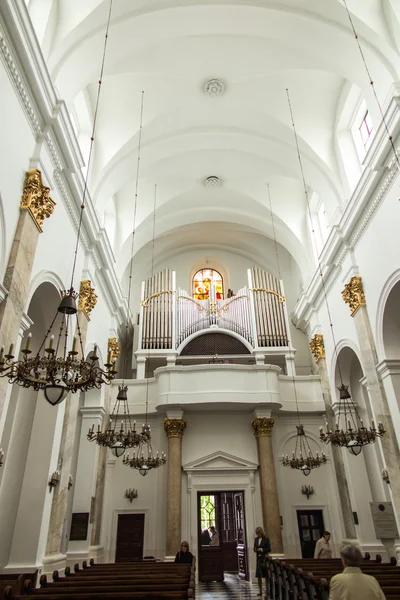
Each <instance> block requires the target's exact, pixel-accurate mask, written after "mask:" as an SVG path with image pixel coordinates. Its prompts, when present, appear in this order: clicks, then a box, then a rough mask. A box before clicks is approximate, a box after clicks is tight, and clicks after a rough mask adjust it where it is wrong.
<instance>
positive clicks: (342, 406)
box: [319, 383, 386, 456]
mask: <svg viewBox="0 0 400 600" xmlns="http://www.w3.org/2000/svg"><path fill="white" fill-rule="evenodd" d="M338 390H339V412H338V415H337V421H336V425H335V430H334V431H332V430H331V429H330V428H329V425H328V423H326V424H325V431H324V428H323V427H320V428H319V431H320V435H319V437H320V440H321V441H322V442H325V443H326V444H332V446H338V447H340V448H347V449H348V450H349V452H351V454H354V455H355V456H357V455H358V454H360V452H361V450H362V449H363V447H364V446H367V445H368V444H373V443H374V442H376V440H377V439H378V438H381V437H383V436H384V435H385V433H386V431H385V428H384V427H383V423H382V422H381V421H378V428H376V427H375V422H374V420H372V421H371V425H370V427H366V426H365V425H364V423H363V420H362V419H361V417H360V415H359V413H358V410H357V406H356V405H355V403H354V402H353V400H352V398H351V395H350V393H349V390H348V386H347V385H344V383H342V384H341V385H340V387H338Z"/></svg>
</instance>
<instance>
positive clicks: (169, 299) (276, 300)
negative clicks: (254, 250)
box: [139, 267, 289, 350]
mask: <svg viewBox="0 0 400 600" xmlns="http://www.w3.org/2000/svg"><path fill="white" fill-rule="evenodd" d="M175 281H176V276H175V272H174V271H171V270H170V269H164V270H163V271H160V272H159V273H155V274H154V275H153V276H152V277H150V278H149V279H147V280H146V281H144V282H143V283H142V292H141V302H140V319H139V326H140V330H139V349H141V350H162V349H166V350H168V349H170V350H176V349H177V348H179V346H180V345H181V344H182V343H183V342H184V341H185V340H186V339H187V338H189V337H190V336H191V335H192V334H194V333H196V332H199V331H202V330H206V329H216V328H218V329H222V330H228V331H232V332H234V333H236V334H238V335H239V336H241V337H242V338H244V339H245V340H246V341H247V342H248V343H249V344H250V345H251V346H252V347H253V348H254V349H258V348H272V347H274V348H285V347H286V348H287V347H288V346H289V338H288V317H287V309H286V302H285V297H284V292H283V286H282V282H280V281H279V280H278V279H277V278H276V277H274V276H273V275H271V274H269V273H267V272H266V271H264V270H263V269H260V268H258V267H253V268H252V269H249V270H248V286H245V287H243V288H241V289H240V290H238V291H237V292H236V294H234V295H233V296H231V297H229V298H227V299H225V300H224V299H221V298H217V297H216V292H215V288H214V287H213V286H211V287H210V293H209V297H208V298H207V299H206V300H197V299H195V298H194V297H193V296H192V295H191V293H189V292H187V291H186V290H184V289H181V288H178V289H176V285H175Z"/></svg>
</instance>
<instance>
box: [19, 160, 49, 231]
mask: <svg viewBox="0 0 400 600" xmlns="http://www.w3.org/2000/svg"><path fill="white" fill-rule="evenodd" d="M55 205H56V203H55V202H54V200H52V199H51V198H50V188H48V187H46V186H45V185H43V181H42V173H41V171H39V169H30V170H29V171H27V172H26V175H25V183H24V190H23V193H22V198H21V203H20V208H21V210H28V211H29V213H30V215H31V216H32V218H33V220H34V221H35V223H36V226H37V228H38V229H39V231H40V232H42V231H43V230H42V225H43V221H44V220H45V219H48V218H49V217H50V215H51V214H52V213H53V212H54V207H55Z"/></svg>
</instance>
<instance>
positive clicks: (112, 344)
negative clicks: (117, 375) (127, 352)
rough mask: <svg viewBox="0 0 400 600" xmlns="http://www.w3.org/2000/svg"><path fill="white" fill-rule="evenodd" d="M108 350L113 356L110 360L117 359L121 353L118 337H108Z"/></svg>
mask: <svg viewBox="0 0 400 600" xmlns="http://www.w3.org/2000/svg"><path fill="white" fill-rule="evenodd" d="M107 350H108V352H107V354H109V355H110V358H111V361H110V362H114V361H115V360H117V358H118V356H119V355H120V354H121V346H120V344H119V341H118V340H117V338H116V337H109V338H108V345H107Z"/></svg>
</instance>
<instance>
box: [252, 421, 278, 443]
mask: <svg viewBox="0 0 400 600" xmlns="http://www.w3.org/2000/svg"><path fill="white" fill-rule="evenodd" d="M274 423H275V419H273V418H272V417H258V418H257V419H254V420H253V421H252V422H251V425H252V427H253V429H254V435H255V436H256V438H259V437H269V436H270V435H271V433H272V428H273V426H274Z"/></svg>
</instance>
